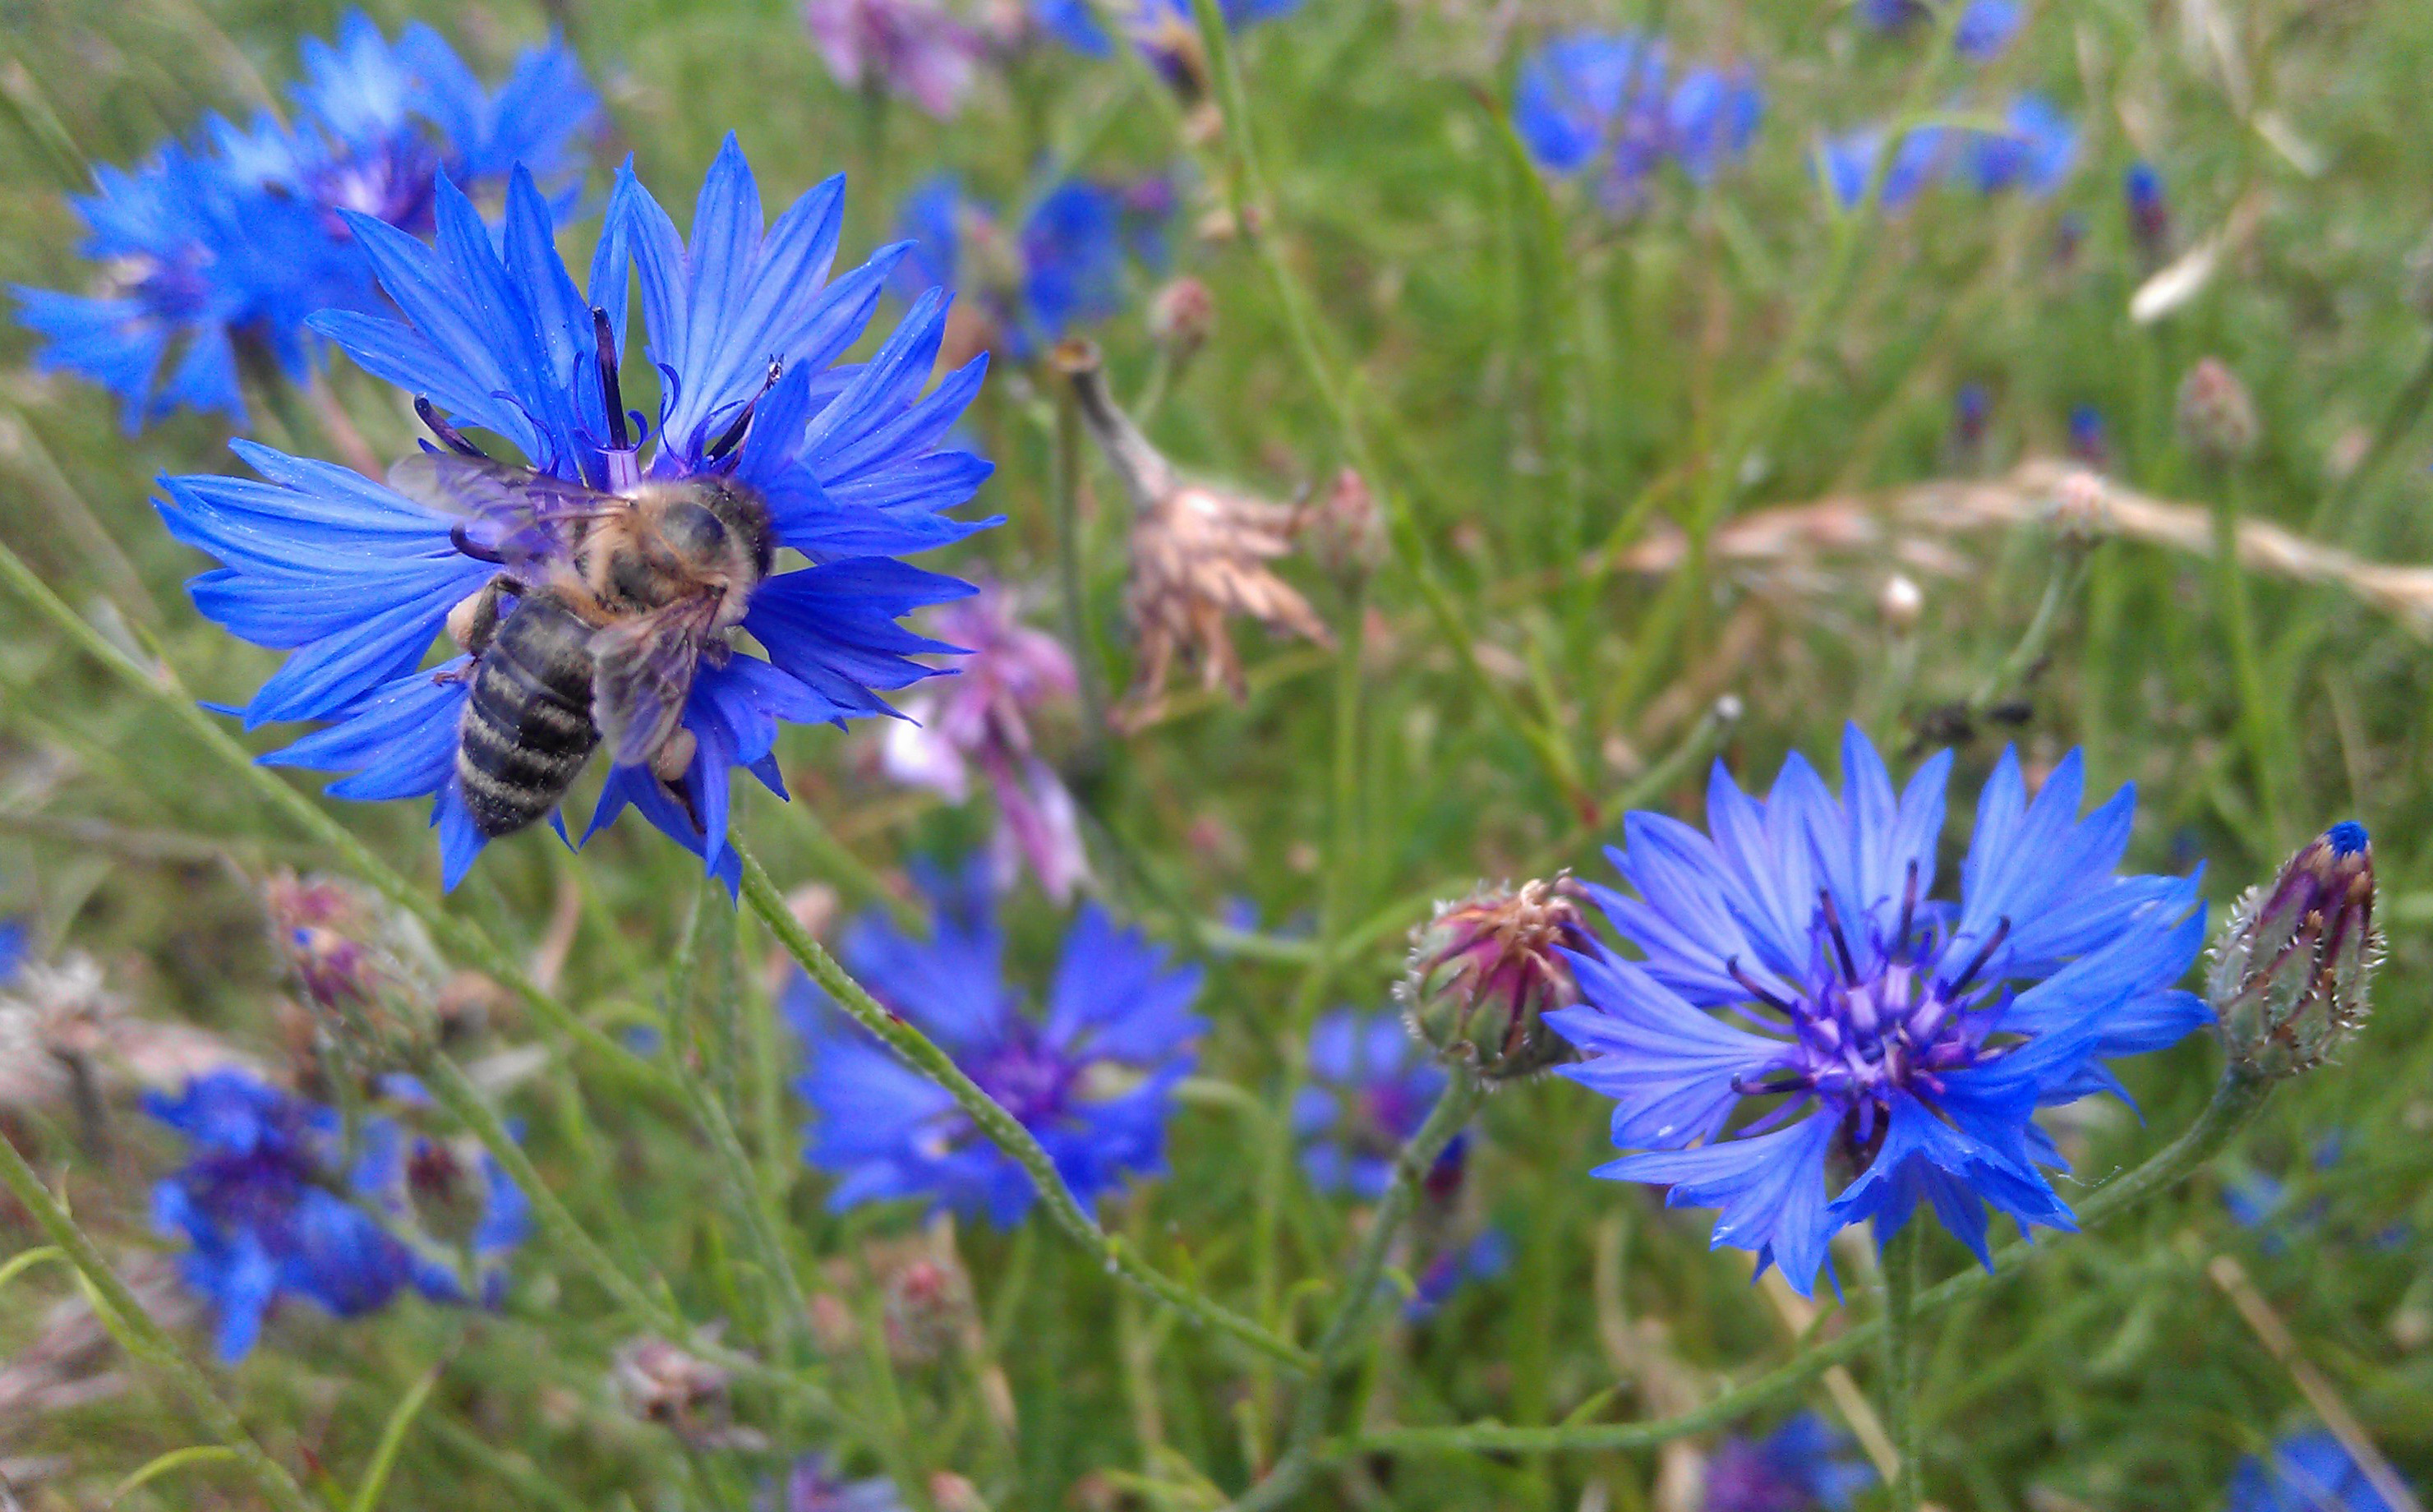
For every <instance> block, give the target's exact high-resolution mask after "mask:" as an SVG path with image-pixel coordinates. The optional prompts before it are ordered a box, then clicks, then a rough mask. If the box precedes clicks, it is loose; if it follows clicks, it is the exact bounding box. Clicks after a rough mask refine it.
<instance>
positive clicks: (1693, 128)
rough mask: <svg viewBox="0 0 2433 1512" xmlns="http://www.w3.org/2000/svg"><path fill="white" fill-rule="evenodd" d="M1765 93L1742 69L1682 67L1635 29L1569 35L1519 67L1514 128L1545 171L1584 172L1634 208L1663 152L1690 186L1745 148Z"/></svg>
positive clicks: (1619, 203)
mask: <svg viewBox="0 0 2433 1512" xmlns="http://www.w3.org/2000/svg"><path fill="white" fill-rule="evenodd" d="M1763 110H1764V94H1763V93H1762V92H1761V90H1760V89H1759V88H1758V85H1757V80H1756V77H1755V76H1754V75H1753V74H1751V73H1750V72H1749V71H1748V70H1747V69H1745V68H1731V69H1717V68H1707V67H1697V68H1691V69H1687V70H1685V71H1683V72H1682V74H1681V75H1680V76H1679V77H1678V78H1677V79H1676V77H1675V76H1674V75H1673V70H1672V65H1671V62H1670V60H1669V59H1668V58H1667V57H1666V53H1665V47H1664V43H1663V42H1661V41H1659V40H1658V39H1655V38H1650V37H1647V36H1643V35H1642V34H1640V33H1637V32H1594V31H1583V32H1571V33H1567V34H1565V35H1563V36H1559V37H1555V38H1552V39H1550V40H1548V41H1547V42H1545V43H1544V44H1543V45H1542V46H1540V48H1539V49H1538V50H1537V52H1535V53H1533V54H1532V55H1531V56H1530V57H1529V59H1528V60H1527V61H1526V62H1524V63H1523V64H1522V66H1521V77H1520V81H1519V84H1518V85H1517V87H1516V88H1515V90H1514V93H1513V97H1512V128H1513V130H1514V131H1515V132H1517V133H1518V134H1519V135H1520V137H1521V140H1522V143H1523V144H1524V145H1525V146H1527V147H1528V149H1529V155H1530V156H1531V157H1532V158H1534V159H1536V160H1537V162H1538V164H1539V166H1540V167H1541V168H1543V169H1545V170H1546V171H1547V172H1548V173H1551V174H1556V175H1558V176H1564V177H1569V176H1571V175H1574V174H1590V175H1592V177H1593V178H1594V181H1595V189H1596V194H1597V197H1598V199H1599V200H1600V202H1602V203H1603V204H1604V205H1606V207H1607V208H1608V209H1609V210H1612V211H1615V212H1625V211H1628V210H1631V209H1634V208H1636V207H1637V205H1638V204H1639V203H1640V201H1641V200H1642V198H1643V197H1644V194H1645V186H1646V182H1647V179H1648V177H1649V176H1650V175H1651V174H1653V173H1654V172H1655V171H1656V169H1657V167H1658V165H1659V163H1661V162H1662V161H1664V159H1665V158H1666V157H1668V156H1670V157H1672V158H1674V159H1675V160H1676V161H1678V162H1679V163H1680V164H1681V167H1682V171H1683V172H1685V173H1686V174H1688V175H1689V176H1690V178H1692V179H1693V180H1695V181H1697V182H1701V183H1703V182H1705V181H1707V180H1708V179H1710V178H1712V177H1713V176H1714V174H1715V172H1716V171H1717V170H1718V169H1719V168H1720V167H1722V166H1723V165H1724V164H1725V163H1727V162H1729V161H1733V160H1736V159H1738V158H1739V157H1740V156H1742V155H1743V154H1744V153H1745V152H1746V151H1747V150H1748V144H1749V143H1750V142H1751V141H1752V140H1753V139H1754V138H1755V136H1756V134H1757V127H1758V121H1759V118H1760V116H1761V114H1762V113H1763Z"/></svg>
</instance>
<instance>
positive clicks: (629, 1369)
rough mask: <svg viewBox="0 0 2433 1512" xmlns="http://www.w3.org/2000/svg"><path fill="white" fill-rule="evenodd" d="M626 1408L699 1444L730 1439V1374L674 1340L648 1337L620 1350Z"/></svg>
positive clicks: (617, 1371) (618, 1371)
mask: <svg viewBox="0 0 2433 1512" xmlns="http://www.w3.org/2000/svg"><path fill="white" fill-rule="evenodd" d="M612 1376H613V1379H614V1381H615V1383H616V1386H617V1394H618V1396H619V1397H621V1399H623V1401H624V1403H625V1406H626V1409H627V1410H628V1411H630V1412H632V1413H633V1414H634V1416H635V1417H637V1418H639V1419H642V1420H643V1421H645V1422H653V1423H657V1424H658V1425H660V1426H661V1427H663V1428H667V1429H669V1430H671V1431H672V1432H673V1433H674V1434H675V1435H676V1436H677V1437H679V1438H682V1439H683V1440H685V1441H686V1442H687V1443H689V1444H692V1445H694V1446H695V1447H697V1448H709V1447H712V1446H715V1445H717V1444H719V1443H722V1442H724V1441H726V1440H727V1439H728V1438H729V1437H730V1436H731V1433H732V1430H731V1429H730V1427H729V1423H728V1414H729V1402H728V1400H727V1382H728V1380H729V1375H728V1372H727V1371H725V1370H724V1369H723V1368H720V1367H718V1366H715V1365H712V1364H710V1363H709V1362H708V1361H707V1360H704V1359H702V1358H700V1357H699V1356H697V1355H694V1354H691V1353H689V1352H687V1351H684V1350H683V1349H680V1348H678V1347H677V1346H675V1345H673V1344H671V1343H669V1342H668V1341H667V1340H665V1339H663V1338H655V1337H651V1336H648V1335H645V1336H643V1337H641V1338H637V1339H629V1340H627V1341H626V1342H625V1343H624V1344H623V1345H622V1346H621V1347H620V1348H619V1349H618V1351H617V1357H616V1361H615V1364H614V1366H613V1367H612Z"/></svg>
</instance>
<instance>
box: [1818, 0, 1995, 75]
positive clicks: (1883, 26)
mask: <svg viewBox="0 0 2433 1512" xmlns="http://www.w3.org/2000/svg"><path fill="white" fill-rule="evenodd" d="M1858 9H1859V18H1860V19H1861V20H1863V21H1864V22H1865V23H1866V24H1867V25H1870V26H1873V27H1875V28H1876V29H1877V30H1879V31H1907V30H1909V29H1910V28H1911V27H1913V26H1915V25H1921V24H1922V23H1924V22H1926V21H1929V20H1931V19H1932V17H1933V14H1934V12H1933V9H1932V8H1931V7H1930V6H1929V5H1928V4H1927V3H1926V0H1860V5H1859V8H1858ZM2026 20H2027V15H2026V13H2025V11H2024V10H2023V9H2022V8H2020V6H2019V4H2018V0H1966V3H1965V4H1964V5H1962V6H1961V8H1960V14H1959V16H1958V18H1957V19H1955V20H1954V21H1953V22H1952V24H1951V48H1952V51H1954V52H1956V53H1958V54H1959V55H1960V56H1961V57H1963V58H1965V59H1968V60H1969V61H1971V62H1978V63H1982V62H1987V61H1990V60H1991V59H1994V58H1995V57H1996V56H1998V55H1999V54H2000V52H2001V51H2002V49H2003V48H2005V47H2008V46H2009V45H2010V44H2011V39H2012V38H2014V37H2016V36H2017V35H2018V34H2019V27H2020V25H2022V24H2024V23H2025V22H2026Z"/></svg>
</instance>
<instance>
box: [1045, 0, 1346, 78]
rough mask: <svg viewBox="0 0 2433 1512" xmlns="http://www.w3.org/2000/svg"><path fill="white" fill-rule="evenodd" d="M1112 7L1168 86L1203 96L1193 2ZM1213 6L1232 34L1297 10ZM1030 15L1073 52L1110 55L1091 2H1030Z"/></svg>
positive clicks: (1243, 3)
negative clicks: (1245, 27)
mask: <svg viewBox="0 0 2433 1512" xmlns="http://www.w3.org/2000/svg"><path fill="white" fill-rule="evenodd" d="M1111 8H1113V9H1114V11H1115V12H1116V13H1117V14H1118V15H1120V16H1121V17H1122V18H1123V30H1124V34H1125V35H1126V36H1127V37H1129V38H1131V42H1132V45H1133V46H1135V47H1137V48H1139V49H1140V50H1141V53H1142V56H1144V57H1146V58H1147V59H1148V60H1149V61H1150V62H1151V63H1153V64H1155V65H1156V67H1157V70H1158V72H1159V73H1161V74H1163V75H1165V78H1166V81H1167V82H1168V83H1170V84H1172V85H1174V86H1175V87H1176V88H1177V89H1179V90H1182V92H1184V93H1187V94H1191V95H1193V96H1195V97H1196V96H1197V95H1199V94H1200V93H1205V91H1206V89H1207V80H1206V78H1205V77H1204V76H1203V75H1204V74H1205V71H1206V65H1205V62H1204V60H1203V59H1201V58H1200V56H1199V21H1198V20H1197V18H1195V17H1194V16H1193V14H1192V9H1191V0H1114V4H1113V6H1112V7H1111ZM1217 8H1218V9H1219V10H1220V11H1222V12H1223V13H1224V16H1225V27H1226V29H1227V30H1229V31H1233V30H1238V29H1239V28H1241V27H1243V26H1248V25H1254V24H1256V23H1258V22H1262V21H1272V20H1274V19H1276V18H1277V17H1279V16H1288V15H1290V14H1292V13H1293V12H1294V11H1295V10H1298V9H1299V8H1301V0H1218V4H1217ZM1030 13H1031V15H1032V16H1033V17H1034V18H1035V19H1036V20H1037V21H1038V23H1039V27H1040V29H1041V30H1042V31H1045V32H1046V33H1047V35H1049V36H1051V37H1053V38H1055V39H1056V40H1057V41H1058V42H1063V44H1064V45H1065V46H1067V47H1070V48H1072V49H1073V50H1074V51H1075V52H1077V53H1081V54H1084V55H1086V56H1088V57H1091V58H1106V57H1109V56H1111V55H1112V54H1113V53H1114V44H1113V43H1111V42H1108V40H1107V32H1106V28H1105V27H1103V26H1101V25H1098V17H1097V11H1096V9H1095V8H1093V7H1092V5H1091V4H1090V0H1031V7H1030Z"/></svg>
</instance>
